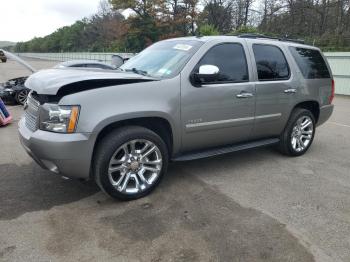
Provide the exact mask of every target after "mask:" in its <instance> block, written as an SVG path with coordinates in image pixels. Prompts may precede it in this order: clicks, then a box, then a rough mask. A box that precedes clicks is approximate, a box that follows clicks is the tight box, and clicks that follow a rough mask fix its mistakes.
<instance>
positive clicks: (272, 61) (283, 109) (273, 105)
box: [249, 40, 299, 139]
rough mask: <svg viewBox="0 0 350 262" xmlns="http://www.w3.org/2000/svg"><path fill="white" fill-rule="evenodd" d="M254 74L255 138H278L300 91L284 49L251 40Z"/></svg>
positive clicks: (270, 42) (269, 43)
mask: <svg viewBox="0 0 350 262" xmlns="http://www.w3.org/2000/svg"><path fill="white" fill-rule="evenodd" d="M249 48H250V52H251V56H252V60H253V61H254V62H253V67H254V71H255V89H256V114H255V123H254V129H253V133H252V138H254V139H259V138H267V137H275V136H278V135H279V134H280V133H281V132H282V130H283V128H284V126H285V124H286V122H287V121H288V117H289V113H290V110H291V109H292V108H293V106H294V104H295V101H296V96H297V92H298V89H297V87H298V85H299V82H298V78H297V76H296V75H295V74H294V73H293V70H292V69H291V66H290V63H289V62H288V60H287V55H286V52H285V50H284V47H283V46H282V45H281V46H279V45H276V44H274V42H273V41H267V43H264V42H262V41H256V40H250V41H249Z"/></svg>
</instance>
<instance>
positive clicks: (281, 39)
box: [238, 33, 305, 44]
mask: <svg viewBox="0 0 350 262" xmlns="http://www.w3.org/2000/svg"><path fill="white" fill-rule="evenodd" d="M238 37H240V38H252V39H258V38H264V39H272V40H278V41H286V42H294V43H298V44H305V41H304V40H303V39H292V38H287V37H273V36H267V35H263V34H250V33H249V34H240V35H238Z"/></svg>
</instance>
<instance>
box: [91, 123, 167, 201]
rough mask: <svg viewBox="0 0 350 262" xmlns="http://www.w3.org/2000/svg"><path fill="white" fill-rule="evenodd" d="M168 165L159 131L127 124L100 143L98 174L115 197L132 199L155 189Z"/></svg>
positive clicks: (96, 177) (95, 162) (97, 155)
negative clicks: (155, 131)
mask: <svg viewBox="0 0 350 262" xmlns="http://www.w3.org/2000/svg"><path fill="white" fill-rule="evenodd" d="M167 167H168V149H167V147H166V144H165V143H164V141H163V140H162V139H161V138H160V137H159V136H158V135H157V134H156V133H154V132H152V131H151V130H149V129H146V128H143V127H137V126H134V127H124V128H120V129H117V130H115V131H113V132H112V133H110V134H108V135H107V136H106V137H104V138H103V139H102V141H101V142H100V144H99V146H98V148H97V151H96V154H95V159H94V176H95V181H96V183H97V184H98V185H99V187H100V188H101V189H102V190H103V191H104V192H105V193H107V194H108V195H110V196H111V197H113V198H117V199H121V200H132V199H137V198H140V197H143V196H146V195H147V194H149V193H150V192H151V191H152V190H154V189H155V188H156V186H157V185H158V184H159V182H160V181H161V179H162V177H163V175H164V174H165V173H166V171H167Z"/></svg>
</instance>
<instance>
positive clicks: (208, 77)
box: [191, 65, 220, 86]
mask: <svg viewBox="0 0 350 262" xmlns="http://www.w3.org/2000/svg"><path fill="white" fill-rule="evenodd" d="M219 72H220V69H219V68H218V67H217V66H215V65H202V66H200V67H199V70H198V73H194V74H193V75H192V77H191V81H192V83H193V84H194V85H195V86H201V84H204V83H210V82H215V81H216V80H217V76H218V74H219Z"/></svg>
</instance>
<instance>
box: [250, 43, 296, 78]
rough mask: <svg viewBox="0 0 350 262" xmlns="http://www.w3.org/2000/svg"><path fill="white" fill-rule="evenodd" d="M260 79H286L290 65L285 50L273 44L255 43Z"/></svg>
mask: <svg viewBox="0 0 350 262" xmlns="http://www.w3.org/2000/svg"><path fill="white" fill-rule="evenodd" d="M253 50H254V56H255V62H256V67H257V70H258V78H259V81H276V80H286V79H288V78H289V75H290V72H289V66H288V63H287V60H286V58H285V57H284V54H283V52H282V51H281V49H279V48H278V47H277V46H273V45H260V44H254V45H253Z"/></svg>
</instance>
